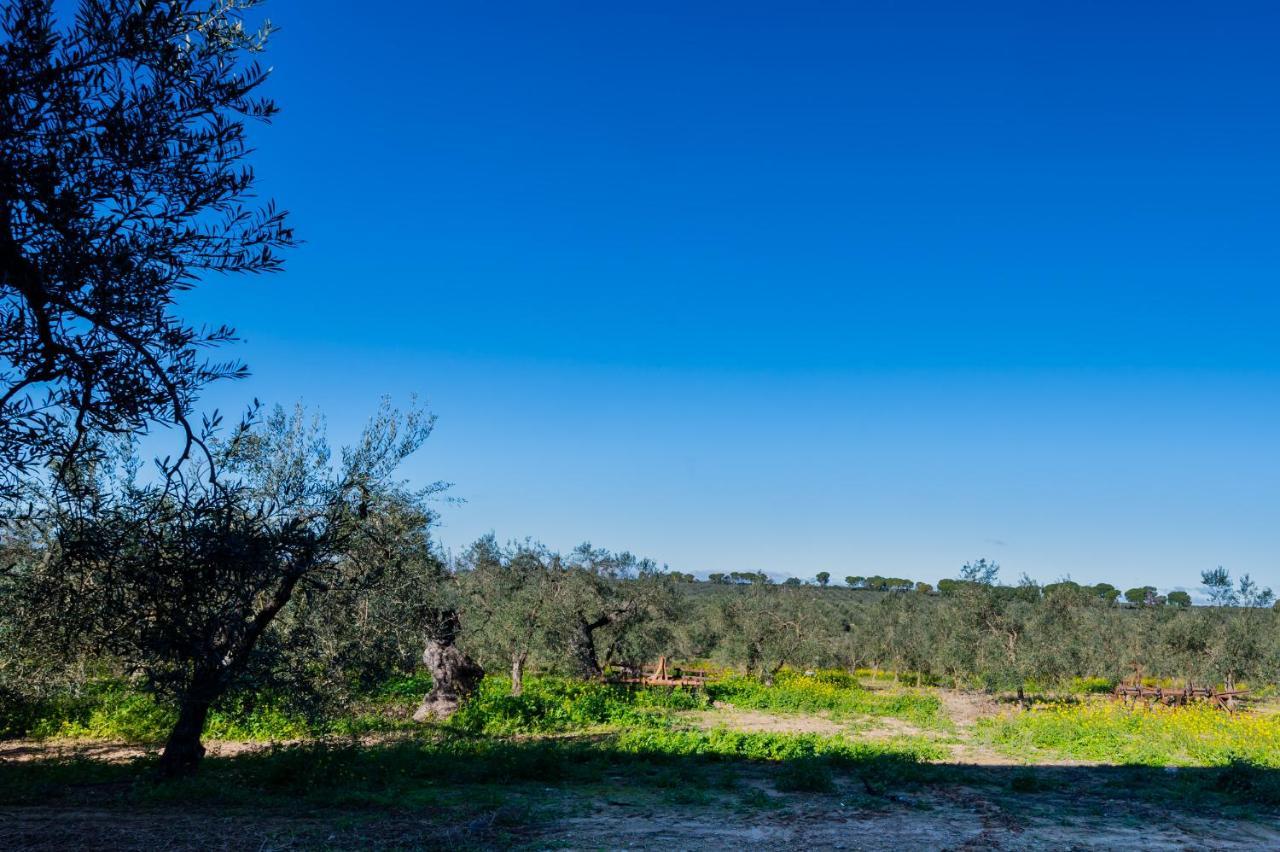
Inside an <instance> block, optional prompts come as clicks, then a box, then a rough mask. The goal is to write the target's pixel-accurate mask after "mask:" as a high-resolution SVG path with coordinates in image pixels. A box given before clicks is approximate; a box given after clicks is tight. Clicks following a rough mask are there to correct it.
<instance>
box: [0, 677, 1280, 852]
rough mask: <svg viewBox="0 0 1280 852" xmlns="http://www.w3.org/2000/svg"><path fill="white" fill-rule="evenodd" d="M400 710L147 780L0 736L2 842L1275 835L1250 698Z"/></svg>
mask: <svg viewBox="0 0 1280 852" xmlns="http://www.w3.org/2000/svg"><path fill="white" fill-rule="evenodd" d="M400 704H403V706H400ZM400 704H397V703H396V702H394V701H392V702H390V703H389V704H388V705H387V706H386V708H384V709H385V710H386V711H387V722H386V724H385V725H377V724H369V723H363V724H362V725H360V726H359V728H360V730H359V731H356V730H354V729H353V730H351V731H348V732H347V733H346V734H345V735H343V736H335V735H333V734H329V735H328V736H326V737H324V738H321V739H315V738H314V737H313V736H311V733H310V732H309V731H308V732H307V734H308V736H307V738H304V739H303V740H302V741H299V742H292V743H288V744H275V745H271V744H259V745H256V746H247V747H246V746H236V747H224V748H222V749H220V750H219V749H215V750H213V752H212V754H213V756H211V757H210V758H208V759H207V760H206V762H205V765H204V766H203V767H202V770H201V772H200V773H199V775H197V776H196V777H194V778H190V779H184V780H181V781H178V782H170V783H163V784H162V783H159V782H158V781H156V780H155V777H154V773H153V772H152V765H153V763H154V760H155V757H154V751H155V746H154V738H153V737H149V736H146V735H144V736H141V737H132V738H131V737H127V736H120V735H119V733H120V732H119V731H113V732H111V733H112V734H113V736H112V737H111V739H112V740H113V741H120V740H128V739H135V740H140V742H139V743H138V744H137V745H133V746H124V745H107V744H105V743H102V742H98V743H96V744H95V743H94V742H93V741H92V740H90V739H88V738H86V737H85V736H83V734H81V735H80V736H78V737H77V738H75V739H72V740H66V739H55V740H46V741H33V740H30V739H26V740H21V741H15V740H11V741H8V742H7V743H5V742H0V847H34V848H41V847H43V848H65V847H67V846H68V845H87V846H92V847H107V848H139V849H142V848H157V847H159V846H165V847H167V848H175V849H183V848H245V847H249V846H252V847H256V848H263V849H272V848H275V849H281V848H377V847H383V848H428V847H433V846H452V847H454V848H459V847H461V848H472V847H510V846H526V847H530V848H548V847H560V848H563V847H571V848H581V847H588V848H614V847H620V846H628V847H651V846H663V845H666V846H675V847H677V848H735V847H741V846H743V845H755V846H762V847H765V848H770V847H778V848H784V847H794V846H797V845H803V846H807V847H810V848H835V847H843V848H867V849H877V848H884V849H889V848H896V849H900V848H902V847H903V845H904V844H905V845H907V846H908V847H910V848H921V847H925V848H945V847H950V846H954V847H959V846H961V845H964V844H968V845H969V846H970V847H971V848H972V847H975V846H976V847H979V848H999V847H1001V846H1002V845H1004V846H1008V847H1010V848H1036V847H1043V848H1061V847H1062V846H1067V845H1073V844H1074V845H1076V846H1088V845H1091V844H1092V845H1096V846H1098V847H1100V848H1114V847H1116V846H1125V845H1143V844H1145V845H1148V846H1159V845H1162V844H1168V845H1179V844H1186V843H1190V844H1192V845H1196V844H1199V845H1208V846H1213V847H1215V848H1232V846H1233V845H1236V846H1238V848H1265V847H1268V846H1270V847H1276V846H1280V821H1278V819H1277V814H1278V811H1277V808H1278V807H1280V781H1278V780H1277V777H1278V774H1280V773H1278V771H1280V763H1278V762H1277V760H1276V758H1277V755H1280V750H1277V747H1276V746H1277V742H1280V719H1278V718H1277V717H1276V716H1274V715H1270V714H1265V713H1263V714H1237V715H1235V716H1227V715H1226V714H1223V713H1221V712H1219V711H1211V710H1208V709H1204V710H1198V709H1192V710H1188V711H1154V712H1147V711H1125V710H1123V709H1121V708H1118V707H1115V706H1113V705H1109V704H1106V703H1099V702H1092V701H1084V702H1079V703H1069V704H1062V705H1045V706H1044V707H1043V708H1041V709H1037V710H1034V711H1030V712H1026V713H1014V712H1009V711H1007V710H1001V709H1000V708H999V706H997V705H993V704H991V703H989V702H986V703H984V700H983V699H981V698H979V697H977V696H964V695H961V694H958V693H951V692H948V691H944V690H937V689H924V690H914V689H901V688H896V687H885V686H884V685H880V684H877V685H876V688H870V689H869V688H867V687H866V686H864V685H862V684H860V683H859V682H858V681H856V680H854V679H851V678H848V677H847V676H842V675H839V674H838V673H830V674H823V675H820V676H813V677H806V676H804V675H801V674H796V673H787V674H784V676H782V677H780V678H779V679H778V681H777V682H776V683H775V684H773V685H771V686H765V685H763V684H760V683H758V682H755V681H751V680H749V679H744V678H728V679H725V680H723V681H721V682H719V683H716V684H713V685H712V686H711V687H710V688H708V689H707V690H706V692H705V693H688V692H670V691H666V690H650V689H638V690H627V689H622V688H616V687H609V686H604V685H600V684H583V683H574V682H569V681H563V680H557V679H550V678H539V679H533V680H532V681H531V682H530V683H529V685H528V687H527V689H526V693H525V695H523V696H520V697H512V696H510V695H509V694H508V692H507V690H506V684H505V683H504V682H503V681H501V680H499V679H494V680H492V681H487V682H486V683H485V684H484V686H483V688H482V691H481V693H480V695H479V696H477V697H476V699H475V700H473V701H472V702H471V703H470V704H469V705H468V706H467V707H466V709H465V710H464V711H463V712H462V713H460V714H459V715H458V717H456V718H455V720H453V722H452V723H450V724H449V725H445V726H439V727H435V728H430V729H426V730H424V729H421V728H413V729H406V727H405V726H404V725H403V723H402V722H401V721H400V720H401V718H402V716H403V713H404V711H405V710H406V709H407V708H408V707H409V706H410V703H409V702H408V701H401V702H400ZM966 708H968V709H969V710H973V709H974V708H978V711H977V712H974V713H968V712H965V709H966ZM99 718H100V720H102V719H106V718H111V714H110V713H106V714H105V715H104V714H99ZM743 719H749V720H750V722H751V725H750V726H743V725H739V724H738V723H739V722H741V721H742V720H743ZM143 729H145V725H144V726H141V727H138V726H135V728H134V731H135V733H136V732H137V731H138V730H143ZM58 730H60V731H63V732H65V730H66V729H65V728H59V729H58ZM99 730H101V726H100V727H99ZM143 733H144V734H145V733H146V732H145V730H143ZM268 738H269V737H268ZM243 739H245V740H251V739H253V738H252V737H245V738H243ZM975 754H981V755H984V756H985V758H986V759H984V760H982V761H980V762H981V763H983V764H986V765H974V764H973V763H962V762H960V760H965V759H967V757H968V756H971V755H975ZM1075 761H1101V762H1104V763H1110V764H1116V765H1110V766H1091V765H1063V764H1064V763H1071V762H1075ZM1175 767H1176V771H1170V770H1171V769H1174V768H1175Z"/></svg>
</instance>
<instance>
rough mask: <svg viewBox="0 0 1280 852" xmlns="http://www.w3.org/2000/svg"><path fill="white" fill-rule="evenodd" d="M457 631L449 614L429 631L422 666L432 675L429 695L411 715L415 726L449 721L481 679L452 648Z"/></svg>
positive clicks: (452, 614) (481, 674)
mask: <svg viewBox="0 0 1280 852" xmlns="http://www.w3.org/2000/svg"><path fill="white" fill-rule="evenodd" d="M460 630H461V622H460V621H459V619H458V614H457V613H456V612H454V611H452V610H449V611H447V612H443V613H440V615H439V617H438V618H437V619H436V620H435V624H433V625H432V626H431V627H430V629H429V631H428V635H427V644H426V648H425V649H424V650H423V652H422V662H423V664H424V665H426V667H427V670H428V671H429V672H430V673H431V691H430V692H428V693H427V694H426V695H425V696H423V698H422V703H421V704H420V705H418V709H417V711H416V712H415V713H414V714H413V720H414V721H415V722H426V721H429V720H432V719H436V720H443V719H447V718H449V717H450V716H452V715H453V714H454V713H455V712H457V710H458V708H459V707H460V706H462V702H463V701H464V700H465V699H466V698H467V696H468V695H470V694H471V693H472V692H474V691H475V688H476V686H477V685H478V684H479V683H480V679H481V678H483V677H484V669H482V668H481V667H480V665H479V664H478V663H476V662H475V661H474V660H472V659H471V658H470V657H468V656H467V655H466V654H464V653H462V651H460V650H459V649H458V646H457V645H455V644H454V643H455V642H456V641H457V639H458V633H459V632H460Z"/></svg>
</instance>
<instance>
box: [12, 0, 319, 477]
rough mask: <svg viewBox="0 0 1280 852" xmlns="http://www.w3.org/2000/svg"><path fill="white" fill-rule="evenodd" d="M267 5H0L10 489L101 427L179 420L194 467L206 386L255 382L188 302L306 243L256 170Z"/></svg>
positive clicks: (274, 264) (266, 106) (47, 1)
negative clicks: (196, 423)
mask: <svg viewBox="0 0 1280 852" xmlns="http://www.w3.org/2000/svg"><path fill="white" fill-rule="evenodd" d="M258 3H259V0H167V2H157V0H79V2H78V3H77V4H76V5H75V12H74V15H71V16H68V19H65V20H64V19H60V18H59V17H58V16H57V15H55V12H54V6H55V4H54V3H53V2H52V0H6V2H4V3H3V4H0V493H4V494H8V495H12V494H13V489H12V486H13V484H14V480H15V479H16V478H18V477H21V476H22V475H23V473H24V472H25V471H28V470H29V469H30V468H32V467H33V466H39V465H41V464H43V463H44V462H46V461H47V460H49V459H50V458H56V457H59V456H67V455H75V453H76V451H77V450H78V449H80V448H81V447H82V445H83V444H84V443H85V436H86V435H89V434H92V433H94V432H97V431H105V432H117V433H118V432H128V431H136V430H144V429H146V428H147V427H148V426H149V425H150V424H153V423H157V422H163V423H171V424H177V425H178V426H179V427H180V428H181V430H182V432H183V434H184V436H185V442H184V445H183V449H182V452H181V453H180V455H179V456H178V460H179V461H180V460H181V459H182V458H183V457H185V456H186V455H188V454H189V453H190V452H191V450H192V447H193V446H195V445H197V444H199V443H201V435H200V434H199V431H198V430H197V429H193V428H192V426H191V425H190V422H189V421H190V418H191V411H192V407H193V403H194V401H195V398H196V395H197V394H198V392H199V390H200V389H201V388H202V387H203V386H204V385H205V384H207V383H208V382H210V381H213V380H215V379H218V378H223V377H235V376H239V375H242V374H243V372H244V368H243V366H242V365H240V364H238V363H234V362H226V363H217V362H210V361H207V360H206V359H205V358H204V357H203V356H202V355H201V354H200V352H199V350H201V349H207V348H209V347H211V346H216V345H218V344H221V343H224V342H227V341H229V340H231V339H232V338H233V337H234V331H233V330H232V329H231V328H229V327H226V326H221V327H216V328H196V327H193V326H192V325H190V324H188V323H186V322H184V321H183V320H182V319H181V318H180V317H179V316H178V315H177V312H176V310H175V305H174V299H175V296H176V294H177V293H178V292H179V291H182V290H185V289H188V288H191V287H193V286H195V285H196V284H197V283H198V282H199V281H200V279H201V277H202V276H203V275H205V274H207V273H210V272H267V271H273V270H276V269H279V268H280V263H281V261H280V257H279V254H278V251H279V250H280V249H282V248H285V247H288V246H290V245H292V244H293V242H294V239H293V234H292V231H291V230H290V228H289V227H288V226H287V224H286V221H285V214H284V213H283V212H281V211H278V210H276V209H275V207H274V205H273V204H271V203H269V202H268V203H265V204H261V205H260V204H259V203H258V202H256V201H255V200H254V198H253V189H254V173H253V170H252V168H250V166H249V165H248V163H247V162H246V156H247V155H248V154H249V152H250V148H249V146H248V143H247V141H246V137H245V122H246V120H248V119H258V120H264V121H265V120H268V119H270V117H271V116H272V115H274V114H275V113H276V111H277V108H276V105H275V104H274V103H273V102H272V101H270V100H268V99H266V98H263V97H261V96H260V95H259V94H258V90H259V88H260V87H261V86H262V84H263V82H264V81H265V80H266V78H267V75H268V72H269V69H267V68H264V67H263V66H261V65H260V64H258V63H257V62H256V61H253V56H254V55H255V54H257V53H259V52H260V51H261V50H262V49H263V47H264V46H265V44H266V40H267V37H268V35H269V33H270V31H271V27H270V25H269V24H268V23H263V24H262V25H261V26H253V25H251V24H250V23H249V22H248V21H247V20H246V14H247V13H249V12H250V10H251V9H252V8H253V7H254V6H257V5H258ZM58 5H59V6H61V5H62V4H58ZM176 463H177V462H175V465H176Z"/></svg>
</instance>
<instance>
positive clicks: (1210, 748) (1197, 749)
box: [978, 701, 1280, 774]
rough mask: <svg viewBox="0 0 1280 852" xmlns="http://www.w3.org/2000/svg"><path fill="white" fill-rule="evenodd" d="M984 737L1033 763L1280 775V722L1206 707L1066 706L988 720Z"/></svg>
mask: <svg viewBox="0 0 1280 852" xmlns="http://www.w3.org/2000/svg"><path fill="white" fill-rule="evenodd" d="M978 735H979V737H981V738H982V739H983V740H985V741H986V742H988V743H990V744H991V745H993V746H995V747H996V748H997V749H999V750H1000V751H1002V752H1004V753H1006V754H1009V755H1011V756H1014V757H1018V758H1021V759H1024V760H1027V761H1029V762H1034V761H1041V760H1054V759H1061V758H1070V759H1076V760H1089V761H1097V762H1100V763H1112V764H1121V765H1145V766H1169V767H1204V766H1230V765H1232V764H1237V763H1239V764H1249V765H1253V766H1256V767H1259V768H1262V769H1266V770H1269V771H1271V772H1272V774H1275V770H1280V716H1276V715H1272V714H1262V713H1248V712H1245V713H1235V714H1231V713H1227V712H1225V711H1222V710H1218V709H1215V708H1213V707H1210V706H1208V705H1198V706H1192V707H1164V706H1156V707H1151V708H1144V707H1138V708H1133V709H1130V708H1128V707H1125V706H1124V705H1122V704H1117V703H1113V702H1109V701H1093V702H1086V703H1062V704H1059V705H1048V706H1044V707H1038V708H1035V709H1032V710H1030V711H1028V712H1024V713H1007V714H1004V715H1001V716H998V717H994V718H990V719H983V720H980V721H979V723H978Z"/></svg>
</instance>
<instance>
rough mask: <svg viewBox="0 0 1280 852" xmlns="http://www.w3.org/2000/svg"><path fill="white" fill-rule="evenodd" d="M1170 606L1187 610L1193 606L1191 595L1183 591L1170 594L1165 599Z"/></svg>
mask: <svg viewBox="0 0 1280 852" xmlns="http://www.w3.org/2000/svg"><path fill="white" fill-rule="evenodd" d="M1165 600H1166V601H1167V602H1168V604H1169V606H1176V607H1182V608H1184V609H1185V608H1186V607H1189V606H1191V595H1189V594H1187V593H1186V592H1183V591H1174V592H1170V593H1169V594H1168V596H1167V597H1166V598H1165Z"/></svg>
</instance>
